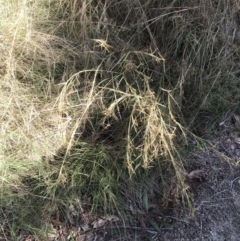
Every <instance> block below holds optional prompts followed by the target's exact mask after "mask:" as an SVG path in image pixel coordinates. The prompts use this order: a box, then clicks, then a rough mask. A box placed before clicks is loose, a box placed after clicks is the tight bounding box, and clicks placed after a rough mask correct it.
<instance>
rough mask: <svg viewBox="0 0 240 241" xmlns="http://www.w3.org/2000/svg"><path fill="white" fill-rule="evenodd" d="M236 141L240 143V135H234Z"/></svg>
mask: <svg viewBox="0 0 240 241" xmlns="http://www.w3.org/2000/svg"><path fill="white" fill-rule="evenodd" d="M234 142H235V143H237V144H239V145H240V137H238V136H234Z"/></svg>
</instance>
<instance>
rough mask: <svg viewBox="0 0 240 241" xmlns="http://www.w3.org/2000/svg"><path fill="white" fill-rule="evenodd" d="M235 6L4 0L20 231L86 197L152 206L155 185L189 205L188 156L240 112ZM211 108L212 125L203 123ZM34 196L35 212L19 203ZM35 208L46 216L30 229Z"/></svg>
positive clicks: (5, 107) (6, 171)
mask: <svg viewBox="0 0 240 241" xmlns="http://www.w3.org/2000/svg"><path fill="white" fill-rule="evenodd" d="M236 7H238V6H235V5H234V3H230V2H229V3H223V2H221V3H219V4H218V5H213V4H212V3H211V2H209V3H205V1H198V2H196V1H193V0H192V1H169V0H165V1H157V0H154V1H147V2H146V1H140V0H138V1H132V2H129V1H120V2H119V1H108V0H107V1H88V0H83V1H74V0H73V1H65V0H61V1H54V0H48V1H47V0H40V1H37V0H32V1H29V0H21V1H20V0H16V1H11V2H9V1H5V2H2V4H1V7H0V13H1V15H0V16H1V17H0V18H1V32H0V52H1V63H0V98H1V100H2V101H1V103H2V104H0V110H1V111H0V113H1V114H0V117H1V121H2V122H1V124H2V128H1V129H2V131H1V132H0V135H1V138H0V144H1V153H0V158H1V160H0V161H1V166H0V173H1V175H0V178H1V183H2V195H1V198H2V207H3V209H4V210H7V213H8V215H9V216H11V217H20V216H22V217H23V216H24V213H25V214H26V215H25V216H26V217H27V218H25V219H24V218H23V219H19V218H13V219H12V221H11V222H9V227H8V230H11V232H10V233H11V235H12V237H16V235H18V234H19V233H21V230H18V229H17V228H16V227H20V226H21V227H23V229H25V230H28V231H29V230H30V231H31V232H32V233H35V232H37V231H36V228H39V229H41V225H42V223H44V222H42V221H43V220H48V221H49V222H50V221H51V215H53V214H54V213H56V212H58V211H59V210H58V206H59V207H63V209H64V208H66V209H67V206H68V205H69V203H71V202H73V200H75V199H76V197H78V198H80V199H81V198H82V199H88V197H91V202H90V203H91V208H90V209H91V210H92V211H95V212H100V211H102V212H105V213H106V212H117V213H118V214H120V215H121V216H122V217H124V215H127V214H126V210H127V209H126V208H125V205H126V199H130V197H129V195H131V199H132V201H133V202H135V203H134V205H136V203H138V204H139V205H141V204H140V203H141V202H143V200H141V198H140V199H139V196H142V195H143V194H144V195H145V199H144V200H145V201H144V202H145V206H146V200H147V199H146V193H149V195H150V196H151V195H153V194H154V193H158V194H157V195H161V197H162V198H163V199H164V197H166V196H168V194H169V193H170V192H171V190H175V191H174V193H175V195H173V197H172V199H175V201H173V200H172V201H171V202H172V203H177V202H180V200H181V202H185V203H187V205H189V203H190V201H189V200H190V196H189V194H188V193H187V192H186V188H185V174H184V173H185V171H184V165H186V164H187V162H186V160H185V159H184V156H183V155H182V154H181V153H183V151H184V150H185V148H186V146H188V145H189V140H192V139H193V138H197V137H196V135H197V134H199V135H201V133H206V132H208V130H209V129H211V128H212V125H214V124H215V123H216V122H217V120H218V119H219V118H221V117H222V116H223V114H224V113H225V112H226V110H227V109H228V108H231V109H232V110H236V109H237V107H236V103H238V96H239V93H238V85H239V83H238V77H239V71H238V69H239V66H238V59H239V49H238V47H237V46H238V43H239V38H240V37H239V33H238V25H239V22H238V18H236V17H237V16H238V15H239V13H238V12H237V11H236V12H234V11H235V10H233V9H236ZM232 16H235V17H234V18H233V17H232ZM203 113H204V115H205V116H207V117H206V118H205V119H204V120H208V121H207V123H209V125H202V124H201V121H203V120H202V118H201V115H202V114H203ZM199 129H201V130H200V131H199ZM202 129H204V130H202ZM139 180H140V181H139ZM136 183H139V185H140V187H139V190H137V188H136ZM149 183H150V184H151V185H149ZM173 183H175V186H174V185H173ZM129 189H131V190H129ZM151 189H152V191H151ZM146 190H147V191H146ZM36 197H38V198H39V200H41V201H39V202H38V207H37V208H36V209H35V206H34V205H36V202H35V198H36ZM14 200H16V201H14ZM32 200H34V201H33V202H32ZM28 202H29V203H31V205H33V206H34V208H32V209H29V210H25V209H22V211H21V212H18V211H16V210H19V207H21V206H22V205H30V204H27V203H28ZM53 203H54V205H53V206H54V207H55V208H53V209H51V210H50V209H49V208H46V207H49V206H51V205H52V204H53ZM120 204H121V205H120ZM138 204H137V205H136V208H137V206H138ZM33 206H32V207H33ZM120 207H124V208H122V209H121V208H120ZM145 209H146V208H145ZM34 210H35V211H36V212H38V213H40V212H41V210H45V211H46V212H45V211H44V212H43V213H44V215H39V220H40V221H39V220H38V221H36V222H33V224H32V225H33V226H34V227H33V226H32V227H30V226H31V225H30V220H31V219H30V218H29V215H31V213H33V212H34ZM37 210H39V211H37ZM145 211H148V210H145ZM4 212H6V211H4ZM63 213H64V211H63ZM133 213H134V212H133ZM20 214H21V215H20ZM19 215H20V216H19ZM63 218H64V215H63ZM16 220H17V221H16ZM130 222H131V220H130ZM14 235H15V236H14Z"/></svg>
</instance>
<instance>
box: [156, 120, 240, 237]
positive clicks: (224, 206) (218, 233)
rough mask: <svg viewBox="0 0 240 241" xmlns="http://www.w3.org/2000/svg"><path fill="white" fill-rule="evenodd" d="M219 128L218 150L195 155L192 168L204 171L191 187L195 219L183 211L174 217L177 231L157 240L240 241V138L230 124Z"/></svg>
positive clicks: (174, 230)
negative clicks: (200, 179) (201, 178)
mask: <svg viewBox="0 0 240 241" xmlns="http://www.w3.org/2000/svg"><path fill="white" fill-rule="evenodd" d="M219 129H220V130H219V131H218V133H217V136H216V138H215V139H214V141H212V144H213V147H215V148H216V151H210V152H209V153H207V154H206V153H205V154H202V153H196V154H195V157H194V160H193V166H192V168H193V169H201V170H203V171H204V172H203V176H204V180H203V181H198V182H195V181H192V183H191V184H190V185H191V188H192V191H193V193H194V199H195V202H194V208H193V211H194V217H191V216H190V215H189V214H188V213H187V212H186V211H184V210H181V211H180V212H179V213H178V214H177V215H176V216H174V217H172V218H173V219H174V220H175V222H174V228H173V229H172V230H163V231H161V233H160V234H158V236H157V237H156V238H155V240H159V241H166V240H171V241H190V240H191V241H205V240H206V241H239V240H240V136H239V133H238V131H236V130H234V129H235V127H234V126H233V125H231V123H228V124H227V123H220V126H219ZM190 171H191V170H190Z"/></svg>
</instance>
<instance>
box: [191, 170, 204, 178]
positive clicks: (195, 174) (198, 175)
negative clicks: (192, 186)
mask: <svg viewBox="0 0 240 241" xmlns="http://www.w3.org/2000/svg"><path fill="white" fill-rule="evenodd" d="M203 173H204V171H203V170H201V169H196V170H193V171H191V172H190V173H188V175H187V177H188V178H189V179H201V178H202V174H203Z"/></svg>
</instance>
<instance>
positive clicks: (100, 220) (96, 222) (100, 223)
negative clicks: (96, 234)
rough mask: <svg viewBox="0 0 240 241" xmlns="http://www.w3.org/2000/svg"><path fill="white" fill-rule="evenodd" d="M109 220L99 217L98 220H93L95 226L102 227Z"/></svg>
mask: <svg viewBox="0 0 240 241" xmlns="http://www.w3.org/2000/svg"><path fill="white" fill-rule="evenodd" d="M107 222H108V220H104V219H101V218H99V219H98V220H96V221H94V222H93V224H92V225H93V228H101V227H103V226H104V225H105V224H106V223H107Z"/></svg>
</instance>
